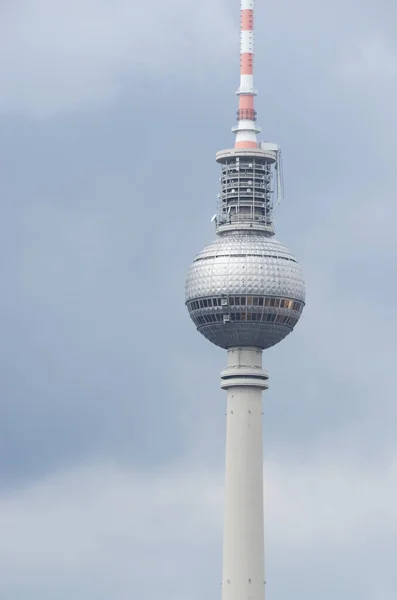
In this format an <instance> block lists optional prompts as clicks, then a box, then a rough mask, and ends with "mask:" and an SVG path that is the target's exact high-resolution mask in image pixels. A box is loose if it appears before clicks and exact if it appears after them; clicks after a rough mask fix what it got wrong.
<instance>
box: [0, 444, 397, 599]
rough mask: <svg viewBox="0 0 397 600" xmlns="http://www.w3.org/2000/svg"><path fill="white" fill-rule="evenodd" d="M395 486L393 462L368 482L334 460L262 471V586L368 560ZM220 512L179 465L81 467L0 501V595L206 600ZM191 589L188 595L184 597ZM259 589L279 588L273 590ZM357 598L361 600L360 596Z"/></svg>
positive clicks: (218, 499) (214, 489) (215, 477)
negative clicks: (292, 573)
mask: <svg viewBox="0 0 397 600" xmlns="http://www.w3.org/2000/svg"><path fill="white" fill-rule="evenodd" d="M396 475H397V457H395V456H394V457H393V458H391V460H390V462H389V463H388V464H385V465H384V466H383V468H382V469H380V470H379V469H377V470H376V471H375V470H371V468H362V467H361V466H359V465H357V464H354V462H351V460H350V459H349V457H347V460H346V456H342V453H340V454H339V455H336V456H334V457H332V456H330V455H327V456H322V457H321V459H320V460H318V459H314V458H313V459H312V460H310V461H308V462H306V463H305V464H301V465H300V466H299V468H296V467H293V466H292V465H289V464H288V463H275V462H272V461H268V462H267V463H266V464H265V481H266V485H265V488H266V542H267V546H268V548H269V551H268V555H269V564H270V565H271V566H270V574H273V573H274V577H279V573H278V568H281V565H282V570H283V572H284V574H285V573H288V572H289V570H290V569H294V565H295V564H296V562H298V563H299V564H302V563H303V564H304V561H305V560H307V558H308V556H311V555H312V554H313V553H318V555H317V559H316V560H317V563H318V568H319V569H324V568H325V566H326V565H327V564H328V563H330V564H334V563H335V562H336V563H338V561H340V558H338V557H339V556H340V552H341V551H343V549H344V550H346V548H349V552H351V555H352V559H351V562H352V565H354V562H355V561H354V554H355V553H356V552H359V551H360V549H362V547H363V546H365V547H367V548H368V549H370V548H372V547H375V548H377V546H378V540H379V538H380V537H382V536H385V535H386V536H388V537H389V538H390V537H392V536H395V535H396V533H397V510H396V506H397V484H396V481H397V477H396ZM222 504H223V474H222V473H220V472H218V471H213V470H208V467H206V466H205V465H204V464H199V463H195V462H193V463H192V462H191V461H188V462H184V463H179V464H174V465H173V466H171V467H169V468H168V469H165V470H163V471H162V472H151V473H150V472H147V473H142V472H138V471H127V470H124V469H122V468H121V467H118V466H117V465H115V464H107V465H100V464H97V465H92V464H91V465H86V466H84V467H83V466H80V467H78V468H75V469H74V470H71V471H69V472H64V473H63V474H61V475H58V476H51V477H48V478H46V479H44V480H41V481H37V482H36V483H34V484H31V485H29V486H27V487H25V488H24V489H19V490H15V491H13V492H9V493H8V494H4V493H3V494H2V495H1V496H0V525H1V531H2V536H1V540H0V560H1V564H2V569H3V575H2V578H1V581H0V593H1V595H2V596H4V597H7V598H8V599H9V600H13V599H14V598H19V597H21V594H22V591H24V590H27V589H30V590H31V594H32V596H31V597H40V598H42V599H45V600H47V598H48V599H50V598H53V597H55V596H56V597H57V598H60V599H61V600H63V599H64V598H65V600H66V598H70V594H71V593H72V591H75V592H76V593H75V596H74V597H75V598H76V600H82V599H83V598H84V597H87V595H88V597H91V596H92V595H95V594H97V593H99V594H100V595H99V597H100V598H102V595H103V597H106V593H109V591H110V590H111V589H113V594H112V598H114V600H124V599H127V598H128V597H131V595H133V596H135V595H139V596H140V597H142V598H143V599H145V600H146V599H149V598H151V597H153V595H161V597H163V598H170V599H171V598H175V600H182V598H184V597H186V594H187V593H188V592H189V589H190V592H189V594H190V597H191V598H193V599H194V600H196V599H197V600H198V599H199V598H200V597H202V593H203V591H205V592H206V594H207V596H208V597H210V598H216V594H217V593H219V587H218V586H219V580H220V578H221V560H220V558H221V531H222ZM368 558H369V557H367V559H366V560H368ZM277 565H278V567H277ZM367 567H368V569H367ZM369 567H370V564H366V563H365V564H363V565H361V566H360V568H361V569H362V570H361V579H362V582H361V583H365V584H367V585H368V584H371V582H373V580H375V579H377V578H378V577H382V576H385V573H383V572H382V567H379V566H376V568H375V569H372V570H371V569H370V568H369ZM268 571H269V569H268ZM21 573H23V577H21ZM386 575H387V576H389V575H390V574H387V573H386ZM330 577H332V578H333V579H334V580H335V578H336V580H337V579H338V573H337V572H336V573H335V572H334V573H332V575H330V574H328V575H327V576H326V578H325V580H324V582H323V594H322V597H323V598H325V599H327V600H328V598H331V597H332V595H329V596H328V595H327V585H328V583H329V582H328V579H329V578H330ZM268 578H269V573H268ZM192 579H193V580H194V581H196V580H197V581H200V585H194V586H192V583H191V582H192ZM271 579H272V575H270V578H269V582H270V581H271ZM283 579H284V578H283ZM76 582H77V583H76ZM361 583H360V585H361ZM386 583H387V581H386ZM79 585H81V586H82V587H81V588H80V589H79ZM271 585H272V586H273V587H276V586H278V585H281V587H282V582H281V581H280V582H278V581H273V582H272V583H271ZM295 585H296V591H297V593H298V592H300V590H302V592H303V589H304V587H305V585H306V583H305V576H304V573H302V574H301V575H300V576H299V577H298V578H297V579H296V581H295ZM385 590H386V592H385V596H384V597H385V598H387V599H389V598H390V599H391V598H392V589H391V588H390V589H389V588H388V584H387V585H385ZM307 591H308V593H309V594H310V583H309V586H308V590H307ZM298 595H299V594H298ZM279 597H280V598H284V596H283V595H282V594H281V595H279ZM286 597H287V596H286ZM360 597H361V598H362V599H363V600H373V596H371V594H370V593H369V592H368V591H367V592H364V593H363V595H361V596H360Z"/></svg>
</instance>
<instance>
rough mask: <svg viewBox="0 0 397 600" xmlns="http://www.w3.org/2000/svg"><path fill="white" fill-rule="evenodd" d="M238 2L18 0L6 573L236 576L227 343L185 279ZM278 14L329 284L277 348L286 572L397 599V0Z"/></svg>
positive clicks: (269, 426) (309, 257) (274, 60)
mask: <svg viewBox="0 0 397 600" xmlns="http://www.w3.org/2000/svg"><path fill="white" fill-rule="evenodd" d="M238 11H239V2H238V0H233V2H230V1H226V0H201V1H200V2H193V1H192V0H187V2H181V1H180V0H169V1H168V2H159V1H158V0H151V1H148V2H145V3H138V2H135V0H128V1H127V0H112V2H110V1H106V0H79V1H77V0H73V1H71V0H69V1H68V2H66V1H61V0H52V1H50V0H48V1H45V0H19V1H17V2H16V1H13V2H11V1H8V0H5V1H3V2H2V3H1V4H0V51H1V55H2V56H3V60H2V64H1V66H0V173H1V176H0V194H1V199H2V208H3V212H2V214H3V218H2V220H1V236H0V244H1V253H0V257H1V258H0V261H1V265H0V267H1V271H2V273H3V279H4V285H3V293H2V295H1V297H0V311H1V312H0V314H1V316H2V344H1V345H0V380H1V392H2V393H1V413H2V418H1V419H0V531H1V536H0V597H1V598H6V599H7V600H25V599H26V598H29V600H36V599H37V600H38V599H40V600H53V599H54V598H57V600H69V599H71V598H73V600H83V599H84V600H87V599H91V598H92V599H93V598H95V599H96V600H97V599H102V598H103V599H105V598H106V599H108V598H110V597H111V598H112V600H127V599H130V598H131V597H138V596H139V597H140V598H141V599H142V600H149V599H150V600H152V598H153V597H155V596H156V597H161V598H163V599H164V600H182V599H185V598H186V597H187V596H189V599H190V600H196V599H197V600H198V599H199V598H200V599H201V598H202V597H204V596H205V597H206V598H208V600H216V599H219V597H220V578H221V530H222V483H223V480H222V472H223V460H224V434H225V431H224V401H225V398H224V395H223V393H222V391H221V390H220V389H219V373H220V370H221V369H222V368H223V367H224V365H225V360H226V357H225V354H224V353H223V352H222V351H221V350H219V349H216V348H214V347H212V346H211V345H210V344H208V342H206V340H204V338H202V337H201V336H200V335H198V334H197V333H196V332H195V330H194V327H193V325H192V323H191V322H190V321H189V318H188V315H187V311H186V309H185V307H184V304H183V300H184V280H185V275H186V271H187V268H188V266H189V264H190V262H191V260H192V259H193V258H194V256H195V254H196V253H197V252H198V251H199V250H200V249H201V248H202V247H203V246H204V245H205V244H206V243H207V242H208V241H210V240H211V239H212V238H213V236H214V232H213V227H212V225H211V223H210V218H211V216H212V214H213V213H214V207H215V201H216V194H217V192H218V177H219V174H218V169H217V165H216V163H215V161H214V154H215V151H216V150H219V149H222V148H224V147H227V146H229V145H230V144H232V135H231V133H230V127H231V126H232V124H233V119H234V115H235V110H236V98H235V97H234V91H235V89H236V87H237V84H238V51H239V47H238V44H239V41H238ZM257 12H258V18H257V36H256V37H257V48H258V52H257V61H256V85H257V87H258V89H259V91H260V96H259V98H258V107H257V109H258V113H259V114H258V120H259V122H260V124H261V125H262V127H263V131H264V134H265V137H266V138H267V139H269V140H271V141H276V142H279V143H280V144H281V145H282V148H283V155H284V171H285V173H284V174H285V187H286V200H285V203H284V204H283V205H282V206H281V207H280V209H279V211H278V215H277V237H278V238H279V239H280V241H282V242H283V243H285V244H286V245H287V246H288V247H290V248H291V250H292V251H293V252H294V253H295V254H296V255H297V256H298V258H299V260H300V262H301V263H302V266H303V268H304V270H305V274H306V280H307V288H308V294H307V302H308V304H307V307H306V309H305V313H304V316H303V317H302V319H301V322H300V324H299V325H298V327H297V329H296V331H295V332H294V334H293V335H291V336H290V337H289V338H287V340H286V341H285V342H284V343H282V344H280V345H279V346H278V347H276V348H274V349H272V350H270V351H268V352H266V354H265V358H264V362H265V365H266V367H267V368H268V369H269V371H270V375H271V389H270V390H269V392H268V393H266V394H265V395H264V412H265V416H264V419H265V420H264V426H265V454H266V457H265V458H266V461H267V462H266V465H265V477H266V523H267V525H266V528H267V532H266V547H267V559H266V560H267V581H268V597H269V598H271V599H272V600H287V599H289V598H291V596H292V595H293V596H294V597H295V598H305V599H306V600H317V598H319V597H321V598H322V600H331V598H332V599H334V598H335V596H337V597H338V598H339V600H394V599H395V597H396V590H397V576H396V574H395V559H394V556H395V555H396V552H397V510H396V506H397V443H396V435H395V423H396V420H397V408H396V403H395V391H394V389H395V383H394V371H395V362H396V345H395V339H396V334H397V326H396V320H395V316H394V313H395V309H394V305H395V297H396V292H397V286H396V271H397V268H396V252H397V241H396V236H395V219H396V217H397V209H396V206H395V198H396V197H397V175H396V169H395V156H396V152H397V141H396V140H397V125H396V118H395V105H396V103H397V44H396V41H395V23H396V22H397V6H396V5H395V2H394V1H393V2H392V1H391V0H389V1H387V0H379V1H378V2H377V3H373V2H369V1H366V0H361V1H360V2H359V1H358V0H357V1H355V0H345V2H342V1H341V0H335V1H334V2H333V3H328V4H325V3H323V4H321V3H319V2H314V1H310V0H301V2H299V3H297V2H293V0H280V1H279V2H277V3H270V2H264V1H263V2H262V1H260V0H258V2H257ZM209 15H211V18H210V19H209ZM192 582H193V585H192Z"/></svg>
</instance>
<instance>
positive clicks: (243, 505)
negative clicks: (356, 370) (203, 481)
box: [221, 348, 268, 600]
mask: <svg viewBox="0 0 397 600" xmlns="http://www.w3.org/2000/svg"><path fill="white" fill-rule="evenodd" d="M221 378H222V388H223V389H225V390H227V413H226V414H227V420H226V422H227V426H226V477H225V521H224V536H223V580H222V600H241V599H242V598H245V599H247V600H248V599H249V600H264V597H265V567H264V527H263V459H262V390H265V389H267V387H268V385H267V380H268V375H267V373H266V371H264V370H263V369H262V351H261V350H259V349H258V348H230V349H229V351H228V367H227V369H226V370H225V371H223V372H222V374H221Z"/></svg>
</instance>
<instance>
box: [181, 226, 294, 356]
mask: <svg viewBox="0 0 397 600" xmlns="http://www.w3.org/2000/svg"><path fill="white" fill-rule="evenodd" d="M250 294H252V295H257V296H263V297H279V298H288V299H292V300H296V301H299V302H302V303H304V301H305V284H304V279H303V273H302V269H301V268H300V266H299V264H298V263H297V261H296V259H295V257H294V255H293V254H292V253H291V252H290V251H289V250H288V249H287V248H286V247H285V246H284V245H283V244H281V243H280V242H279V241H278V240H276V239H275V238H274V237H267V236H264V235H263V234H259V235H258V234H225V235H220V236H218V238H217V239H216V240H214V241H213V242H211V243H210V244H208V245H207V246H206V247H205V248H204V249H203V250H202V251H201V252H200V253H199V254H198V256H197V257H196V259H195V261H194V262H193V264H192V265H191V267H190V270H189V273H188V277H187V281H186V302H190V301H192V300H198V299H200V298H206V297H216V296H233V295H250ZM236 310H237V309H236ZM230 311H231V307H226V308H225V307H223V308H222V312H223V314H228V313H230ZM190 312H191V316H192V318H194V316H195V313H196V315H197V311H190ZM210 312H215V310H214V309H213V310H212V311H211V310H204V311H202V313H203V314H208V313H210ZM265 312H269V313H271V312H276V313H282V314H283V315H288V314H290V315H291V316H293V317H294V322H296V321H297V320H298V319H299V316H300V313H299V314H297V313H296V311H292V310H285V309H282V310H278V309H276V310H275V311H274V310H272V309H266V310H265ZM198 329H199V331H200V333H202V334H203V335H204V336H205V337H206V338H208V339H209V340H210V341H211V342H213V343H214V344H216V345H218V346H221V347H222V348H228V347H230V346H233V345H243V346H249V345H253V346H258V347H262V348H269V347H270V346H273V345H275V344H277V343H278V342H279V341H281V340H282V339H283V338H284V337H285V336H286V335H288V333H290V332H291V331H292V327H290V326H286V325H284V324H279V323H263V322H260V323H257V322H253V323H250V322H239V323H237V322H228V323H223V322H217V323H209V324H203V325H201V326H199V327H198Z"/></svg>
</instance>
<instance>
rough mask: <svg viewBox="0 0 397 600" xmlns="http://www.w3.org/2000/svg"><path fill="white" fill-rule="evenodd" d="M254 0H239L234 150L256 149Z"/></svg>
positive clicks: (258, 128) (258, 129)
mask: <svg viewBox="0 0 397 600" xmlns="http://www.w3.org/2000/svg"><path fill="white" fill-rule="evenodd" d="M254 8H255V7H254V0H241V45H240V87H239V89H238V90H237V95H238V96H239V108H238V112H237V125H236V126H235V127H233V130H232V131H233V132H234V133H235V134H236V143H235V148H258V140H257V137H256V136H257V134H258V133H260V131H261V129H260V127H258V126H257V124H256V112H255V102H254V101H255V96H256V94H257V92H256V90H255V88H254V54H255V48H254Z"/></svg>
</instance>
